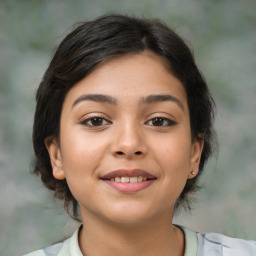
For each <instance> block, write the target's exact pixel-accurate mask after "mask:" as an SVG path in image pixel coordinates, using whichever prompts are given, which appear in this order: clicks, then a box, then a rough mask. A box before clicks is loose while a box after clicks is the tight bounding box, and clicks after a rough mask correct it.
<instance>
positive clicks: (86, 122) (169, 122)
mask: <svg viewBox="0 0 256 256" xmlns="http://www.w3.org/2000/svg"><path fill="white" fill-rule="evenodd" d="M159 121H160V125H158V124H156V123H155V124H154V123H153V122H159ZM89 122H90V124H89ZM93 122H99V123H98V125H97V124H95V123H94V124H93ZM81 123H82V124H83V125H86V126H90V127H100V126H103V125H108V124H112V122H110V121H109V120H107V119H106V118H103V117H101V116H92V117H89V118H87V119H85V120H83V121H82V122H81ZM150 123H151V124H150ZM145 124H146V125H149V126H155V127H166V126H172V125H175V124H177V123H176V122H175V121H173V120H171V119H169V118H166V117H154V118H152V119H150V120H148V121H147V122H145Z"/></svg>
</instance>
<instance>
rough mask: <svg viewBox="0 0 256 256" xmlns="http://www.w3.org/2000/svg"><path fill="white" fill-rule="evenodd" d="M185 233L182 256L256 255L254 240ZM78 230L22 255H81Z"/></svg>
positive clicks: (215, 234) (186, 230)
mask: <svg viewBox="0 0 256 256" xmlns="http://www.w3.org/2000/svg"><path fill="white" fill-rule="evenodd" d="M180 228H181V229H182V230H183V232H184V235H185V254H184V256H256V241H249V240H243V239H238V238H231V237H228V236H225V235H222V234H217V233H200V232H195V231H192V230H190V229H188V228H185V227H181V226H180ZM78 231H79V229H77V230H76V231H75V233H74V234H73V235H72V236H71V237H70V238H68V239H67V240H65V241H64V242H63V243H58V244H55V245H52V246H49V247H46V248H45V249H41V250H37V251H34V252H32V253H29V254H26V255H24V256H83V254H82V252H81V250H80V248H79V244H78Z"/></svg>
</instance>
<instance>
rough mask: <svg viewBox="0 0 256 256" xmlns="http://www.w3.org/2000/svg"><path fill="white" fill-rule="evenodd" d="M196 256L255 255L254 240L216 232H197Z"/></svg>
mask: <svg viewBox="0 0 256 256" xmlns="http://www.w3.org/2000/svg"><path fill="white" fill-rule="evenodd" d="M197 239H198V254H197V255H198V256H204V255H207V256H215V255H222V256H230V255H232V256H241V255H243V256H256V242H255V241H250V240H244V239H239V238H233V237H229V236H225V235H222V234H218V233H199V232H197Z"/></svg>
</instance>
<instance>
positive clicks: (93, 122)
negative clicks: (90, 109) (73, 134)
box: [82, 117, 110, 126]
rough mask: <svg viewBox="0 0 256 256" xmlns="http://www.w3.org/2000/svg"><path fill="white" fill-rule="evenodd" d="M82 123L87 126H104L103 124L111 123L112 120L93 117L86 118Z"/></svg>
mask: <svg viewBox="0 0 256 256" xmlns="http://www.w3.org/2000/svg"><path fill="white" fill-rule="evenodd" d="M82 124H83V125H87V126H102V125H106V124H110V122H109V121H107V120H106V119H105V118H102V117H91V118H88V119H86V120H84V121H83V122H82Z"/></svg>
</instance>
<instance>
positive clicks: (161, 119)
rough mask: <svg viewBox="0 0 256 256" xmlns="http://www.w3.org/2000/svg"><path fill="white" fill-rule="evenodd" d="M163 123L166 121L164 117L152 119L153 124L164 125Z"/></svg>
mask: <svg viewBox="0 0 256 256" xmlns="http://www.w3.org/2000/svg"><path fill="white" fill-rule="evenodd" d="M163 123H164V119H163V118H155V119H154V120H153V121H152V124H153V125H155V126H162V125H163Z"/></svg>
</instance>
